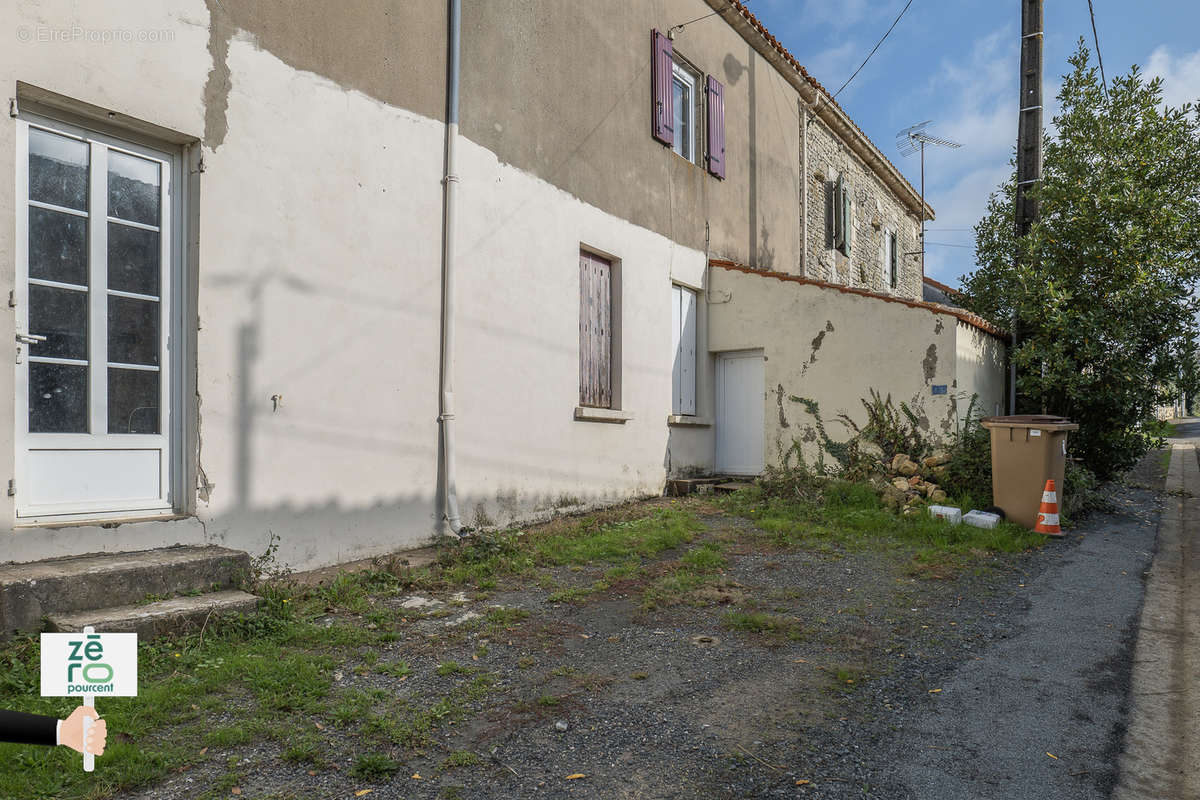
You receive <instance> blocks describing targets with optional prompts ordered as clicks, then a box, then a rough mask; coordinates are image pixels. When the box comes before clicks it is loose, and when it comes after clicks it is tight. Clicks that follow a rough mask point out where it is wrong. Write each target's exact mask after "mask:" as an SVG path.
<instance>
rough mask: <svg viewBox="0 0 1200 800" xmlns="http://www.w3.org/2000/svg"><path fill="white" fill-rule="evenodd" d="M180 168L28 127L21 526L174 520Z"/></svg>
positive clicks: (21, 178) (57, 128) (71, 131)
mask: <svg viewBox="0 0 1200 800" xmlns="http://www.w3.org/2000/svg"><path fill="white" fill-rule="evenodd" d="M177 169H178V158H176V157H173V156H172V155H170V154H168V153H162V152H158V151H154V150H150V149H147V148H144V147H140V146H137V145H133V144H129V143H125V142H121V141H119V140H114V139H111V138H109V137H103V136H100V135H98V134H92V133H90V132H88V131H85V130H82V129H78V128H75V127H73V126H67V125H61V124H59V123H55V122H51V121H48V120H42V119H40V118H29V119H22V120H19V121H18V123H17V187H16V188H17V215H16V216H17V254H16V255H17V282H16V292H15V298H14V299H15V302H16V332H17V340H18V345H17V347H18V352H17V366H16V398H15V400H16V403H15V405H16V437H15V438H16V448H17V452H16V462H17V463H16V486H15V489H16V492H15V495H16V504H17V516H18V518H19V519H20V521H24V522H38V521H41V520H61V519H66V520H71V519H92V518H95V519H104V518H111V517H113V516H122V515H127V514H131V513H132V514H133V515H137V516H142V515H148V514H149V515H153V514H154V513H156V512H157V513H170V512H171V510H172V502H173V498H172V496H171V494H172V493H171V477H172V469H171V467H172V455H171V445H170V442H171V439H172V436H171V432H172V415H171V383H172V382H171V380H170V375H171V351H170V347H169V343H170V333H171V330H172V319H173V316H172V308H171V306H172V302H171V299H172V290H173V288H174V286H173V283H174V281H173V273H174V270H173V268H172V266H173V264H174V263H176V259H177V251H176V248H175V247H174V245H173V235H174V234H173V225H172V221H173V210H172V206H171V200H172V192H171V186H172V182H173V181H174V180H177Z"/></svg>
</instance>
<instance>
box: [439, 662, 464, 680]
mask: <svg viewBox="0 0 1200 800" xmlns="http://www.w3.org/2000/svg"><path fill="white" fill-rule="evenodd" d="M436 672H437V674H438V675H439V676H441V677H443V678H444V677H446V676H447V675H466V674H468V673H470V672H471V668H470V667H464V666H463V665H462V664H460V663H458V662H457V661H443V662H442V663H441V664H438V668H437V670H436Z"/></svg>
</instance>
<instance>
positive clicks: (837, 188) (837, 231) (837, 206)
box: [830, 175, 846, 252]
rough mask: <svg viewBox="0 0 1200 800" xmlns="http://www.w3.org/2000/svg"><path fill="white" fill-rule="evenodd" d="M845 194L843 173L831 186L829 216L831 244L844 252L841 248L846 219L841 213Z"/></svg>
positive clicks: (843, 243) (843, 242) (843, 244)
mask: <svg viewBox="0 0 1200 800" xmlns="http://www.w3.org/2000/svg"><path fill="white" fill-rule="evenodd" d="M845 195H846V177H845V176H844V175H838V179H837V183H836V184H835V185H834V187H833V203H832V208H831V209H830V210H831V211H832V215H831V216H832V217H833V246H834V247H836V248H837V249H838V250H842V251H843V252H845V250H844V249H843V248H844V247H845V245H846V224H845V223H846V220H845V217H844V215H843V213H842V210H843V204H842V198H844V197H845Z"/></svg>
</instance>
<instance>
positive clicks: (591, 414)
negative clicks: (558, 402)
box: [575, 406, 633, 425]
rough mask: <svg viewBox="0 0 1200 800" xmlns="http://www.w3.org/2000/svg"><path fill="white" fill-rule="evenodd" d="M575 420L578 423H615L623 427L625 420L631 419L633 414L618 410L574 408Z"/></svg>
mask: <svg viewBox="0 0 1200 800" xmlns="http://www.w3.org/2000/svg"><path fill="white" fill-rule="evenodd" d="M575 419H576V421H578V422H615V423H617V424H620V425H624V424H625V422H626V421H627V420H631V419H633V412H632V411H622V410H620V409H619V408H590V407H588V406H576V407H575Z"/></svg>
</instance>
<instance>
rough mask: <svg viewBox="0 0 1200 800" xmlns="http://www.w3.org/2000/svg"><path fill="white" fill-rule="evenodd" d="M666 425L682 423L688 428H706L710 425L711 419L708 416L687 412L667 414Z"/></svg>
mask: <svg viewBox="0 0 1200 800" xmlns="http://www.w3.org/2000/svg"><path fill="white" fill-rule="evenodd" d="M667 424H668V425H682V426H685V427H689V428H708V427H711V426H712V420H711V419H709V418H708V417H694V416H690V415H687V414H669V415H668V416H667Z"/></svg>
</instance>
